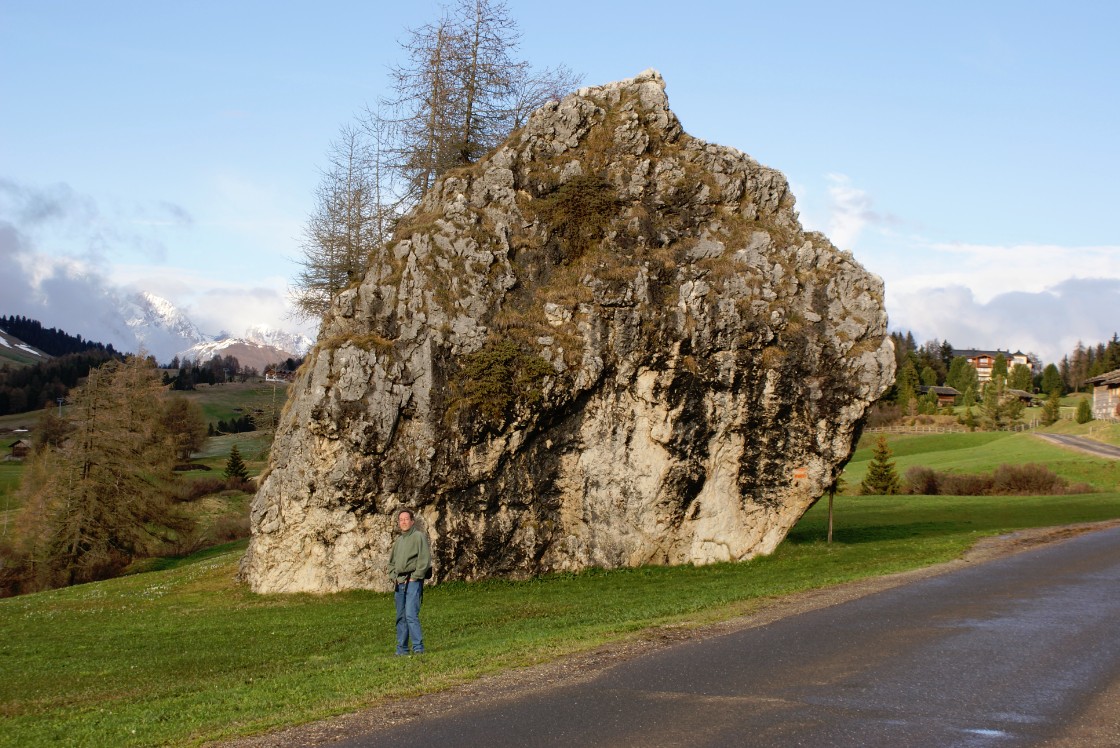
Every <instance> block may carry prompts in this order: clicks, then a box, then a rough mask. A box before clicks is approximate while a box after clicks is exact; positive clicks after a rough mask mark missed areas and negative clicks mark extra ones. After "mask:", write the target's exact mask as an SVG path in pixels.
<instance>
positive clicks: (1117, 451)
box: [1035, 434, 1120, 460]
mask: <svg viewBox="0 0 1120 748" xmlns="http://www.w3.org/2000/svg"><path fill="white" fill-rule="evenodd" d="M1035 436H1037V437H1038V438H1039V439H1045V440H1046V441H1048V442H1052V443H1054V444H1058V445H1061V446H1063V447H1069V448H1071V449H1078V450H1081V451H1082V452H1088V453H1089V454H1091V455H1095V456H1097V457H1108V458H1111V459H1113V460H1120V447H1114V446H1112V445H1111V444H1104V443H1103V442H1098V441H1093V440H1092V439H1086V438H1084V437H1081V436H1070V435H1068V434H1035Z"/></svg>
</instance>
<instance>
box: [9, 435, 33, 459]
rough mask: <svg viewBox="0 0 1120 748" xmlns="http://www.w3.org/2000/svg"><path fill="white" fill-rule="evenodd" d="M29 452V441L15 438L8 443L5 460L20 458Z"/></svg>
mask: <svg viewBox="0 0 1120 748" xmlns="http://www.w3.org/2000/svg"><path fill="white" fill-rule="evenodd" d="M30 454H31V442H30V441H29V440H27V439H16V440H15V441H14V442H12V443H11V444H9V445H8V454H7V456H5V457H4V459H5V460H22V459H24V458H25V457H27V456H28V455H30Z"/></svg>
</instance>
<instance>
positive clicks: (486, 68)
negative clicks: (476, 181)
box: [292, 0, 579, 318]
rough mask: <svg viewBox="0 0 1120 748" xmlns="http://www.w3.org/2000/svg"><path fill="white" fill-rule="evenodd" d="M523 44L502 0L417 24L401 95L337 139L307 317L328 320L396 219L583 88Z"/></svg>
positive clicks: (397, 73) (298, 292)
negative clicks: (536, 60) (447, 177)
mask: <svg viewBox="0 0 1120 748" xmlns="http://www.w3.org/2000/svg"><path fill="white" fill-rule="evenodd" d="M518 42H519V33H518V30H517V24H516V22H515V21H514V20H513V19H512V18H511V17H510V14H509V11H508V8H507V7H506V4H505V3H504V2H501V1H500V0H497V1H495V0H458V2H457V3H456V4H455V5H454V6H453V7H452V8H451V10H450V11H445V12H444V13H443V15H441V17H440V18H439V19H438V20H437V21H436V22H434V23H430V24H426V25H424V26H421V27H419V28H417V29H410V30H409V31H408V35H407V37H406V39H405V41H403V42H402V44H401V47H402V49H403V51H404V53H405V61H404V62H403V63H402V64H401V65H399V66H397V67H395V68H393V69H392V80H393V92H392V95H391V96H388V97H386V98H385V99H384V100H383V101H382V102H381V104H380V106H379V107H378V108H377V109H374V110H367V111H366V114H365V117H364V118H363V119H362V121H361V124H360V125H359V126H357V127H354V126H346V127H343V128H342V130H341V132H340V136H339V138H338V139H337V140H336V141H335V142H334V143H332V144H331V147H330V151H329V154H328V155H329V161H330V166H329V167H328V168H327V169H326V170H325V171H324V173H323V179H322V181H321V183H320V185H319V188H318V191H317V193H316V207H315V210H314V212H313V213H312V215H311V216H310V217H309V219H308V222H307V226H306V228H305V232H304V233H305V236H304V242H303V258H302V260H301V265H302V269H301V270H300V272H299V274H298V276H297V277H296V280H295V284H294V287H293V291H292V296H293V299H294V301H295V305H296V310H297V314H298V315H299V316H302V317H304V318H313V317H318V316H321V315H322V314H323V313H324V312H325V311H326V310H327V308H328V307H329V305H330V301H331V299H332V298H333V297H334V295H335V294H337V293H338V292H339V291H341V290H342V289H344V288H346V287H347V286H348V285H349V284H350V283H352V282H354V281H355V280H356V279H358V278H360V277H362V276H363V274H364V273H365V271H366V268H367V267H368V266H369V265H370V264H371V263H376V262H377V260H378V259H379V258H378V256H377V253H378V252H379V251H380V250H381V249H382V248H384V247H385V245H386V244H387V242H388V239H389V238H390V235H391V233H392V229H393V226H394V225H395V222H396V220H397V219H398V218H399V217H400V216H401V215H402V214H403V213H405V212H407V211H408V210H409V209H411V208H412V207H413V206H415V205H416V203H417V202H419V200H420V198H422V197H423V196H424V193H426V192H427V191H428V190H429V189H431V187H432V185H433V184H435V181H436V179H438V178H439V177H440V176H441V175H442V174H444V173H445V172H446V171H447V170H448V169H452V168H455V167H457V166H463V165H465V164H469V163H472V162H474V161H476V160H477V159H479V158H480V157H482V156H483V155H484V154H485V153H486V152H487V151H489V150H490V149H491V148H493V147H494V146H495V145H497V144H498V143H500V142H501V141H502V140H503V139H504V138H505V137H506V136H507V135H508V134H509V133H510V131H512V130H513V129H514V128H516V127H520V126H521V125H523V124H525V121H526V120H527V119H528V116H529V113H530V112H532V111H533V110H534V109H536V108H538V107H540V106H541V105H543V104H545V103H547V102H548V101H549V100H552V99H557V98H559V97H560V96H562V95H563V94H565V93H566V92H567V91H569V90H571V89H572V88H574V87H575V86H576V85H577V84H578V82H579V78H578V76H576V75H574V74H573V73H572V72H571V71H570V70H568V69H567V68H564V67H559V68H555V69H549V70H540V71H534V70H533V69H531V67H530V66H529V64H528V63H527V62H525V61H522V60H519V59H517V48H518Z"/></svg>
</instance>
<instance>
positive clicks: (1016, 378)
mask: <svg viewBox="0 0 1120 748" xmlns="http://www.w3.org/2000/svg"><path fill="white" fill-rule="evenodd" d="M1007 384H1008V386H1009V387H1011V388H1012V389H1016V390H1023V391H1027V392H1029V391H1030V389H1031V367H1029V366H1027V365H1026V364H1015V365H1014V366H1012V367H1011V373H1010V374H1008V375H1007Z"/></svg>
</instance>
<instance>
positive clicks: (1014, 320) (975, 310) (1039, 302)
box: [887, 278, 1120, 363]
mask: <svg viewBox="0 0 1120 748" xmlns="http://www.w3.org/2000/svg"><path fill="white" fill-rule="evenodd" d="M887 309H888V312H889V313H890V317H891V327H892V329H899V330H911V331H913V332H914V335H915V338H917V339H918V341H919V342H923V341H925V340H929V339H931V338H938V339H939V340H948V341H949V342H950V343H952V344H953V345H954V346H955V347H957V348H992V349H995V348H1001V349H1004V350H1006V349H1008V348H1010V349H1021V350H1023V351H1024V352H1028V353H1029V352H1033V353H1037V354H1038V355H1039V356H1041V358H1042V360H1043V362H1045V363H1056V362H1058V361H1059V360H1061V358H1062V357H1063V356H1065V355H1068V354H1069V353H1070V352H1071V351H1072V350H1073V348H1074V346H1076V344H1077V342H1078V341H1079V340H1080V341H1082V342H1084V343H1085V344H1087V345H1088V344H1096V343H1101V342H1104V341H1106V340H1108V339H1110V338H1111V337H1112V335H1113V334H1114V333H1116V332H1118V331H1120V316H1118V315H1117V313H1116V310H1120V278H1099V279H1087V278H1072V279H1068V280H1063V281H1061V282H1060V283H1056V284H1054V285H1052V286H1049V287H1047V288H1045V289H1044V290H1042V291H1007V292H1003V293H999V294H997V295H995V296H993V297H991V298H990V299H988V300H986V301H984V300H981V299H980V298H979V297H978V296H977V295H976V294H975V293H974V292H973V291H972V289H970V288H967V287H965V286H963V285H952V286H943V287H928V288H919V289H915V290H910V291H899V290H896V289H892V288H891V286H889V285H888V287H887Z"/></svg>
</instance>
